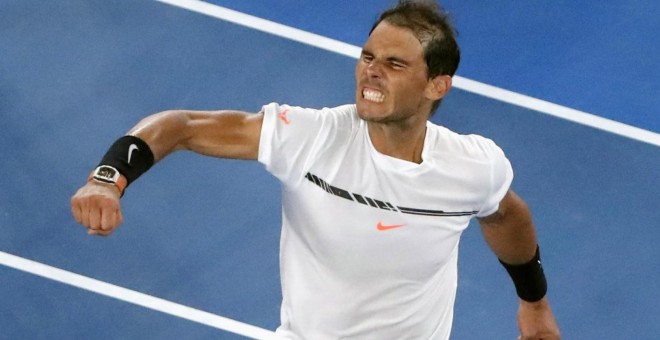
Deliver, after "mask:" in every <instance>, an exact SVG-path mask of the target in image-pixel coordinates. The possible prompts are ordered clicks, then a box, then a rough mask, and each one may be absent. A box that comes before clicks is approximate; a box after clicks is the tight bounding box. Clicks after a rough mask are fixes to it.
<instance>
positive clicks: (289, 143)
mask: <svg viewBox="0 0 660 340" xmlns="http://www.w3.org/2000/svg"><path fill="white" fill-rule="evenodd" d="M354 111H355V110H354V106H351V105H344V106H339V107H335V108H323V109H310V108H301V107H296V106H289V105H279V104H276V103H271V104H268V105H265V106H264V107H263V108H262V110H261V113H262V114H263V115H264V119H263V124H262V127H261V139H260V141H259V157H258V160H259V162H261V163H262V164H264V165H265V166H266V169H267V170H268V171H269V172H270V173H271V174H273V175H274V176H275V177H277V178H278V179H279V180H280V181H282V182H283V183H285V184H294V183H298V182H299V181H301V180H302V179H304V175H305V173H306V171H307V169H309V168H310V166H311V164H313V163H314V161H315V160H316V159H318V158H319V157H322V155H323V154H324V153H323V152H324V151H325V150H327V149H328V148H330V147H331V146H332V145H334V143H336V141H337V140H342V137H341V136H343V135H345V134H346V133H347V131H348V132H349V133H350V131H352V128H353V127H354V126H355V114H354Z"/></svg>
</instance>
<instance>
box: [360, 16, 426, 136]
mask: <svg viewBox="0 0 660 340" xmlns="http://www.w3.org/2000/svg"><path fill="white" fill-rule="evenodd" d="M355 78H356V83H357V84H356V93H355V102H356V105H357V111H358V115H359V116H360V118H362V119H364V120H366V121H369V122H378V123H393V122H403V121H406V120H409V119H411V117H423V119H424V120H426V119H427V117H428V113H429V112H430V108H431V104H432V102H433V99H431V98H430V87H432V86H433V84H432V81H431V80H430V79H429V78H428V73H427V66H426V61H425V60H424V49H423V47H422V44H421V43H420V42H419V40H417V38H416V37H415V36H414V35H413V33H412V32H411V31H410V30H408V29H406V28H401V27H397V26H394V25H391V24H389V23H387V22H385V21H383V22H381V23H380V24H378V26H377V27H376V28H375V29H374V30H373V32H372V33H371V35H370V36H369V39H368V40H367V42H366V43H365V45H364V47H363V48H362V54H361V56H360V60H359V61H358V63H357V66H356V69H355Z"/></svg>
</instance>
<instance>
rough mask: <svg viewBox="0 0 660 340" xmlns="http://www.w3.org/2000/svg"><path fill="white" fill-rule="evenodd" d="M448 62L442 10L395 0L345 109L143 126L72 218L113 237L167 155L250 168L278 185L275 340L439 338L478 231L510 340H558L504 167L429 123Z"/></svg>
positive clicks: (479, 140)
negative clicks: (515, 331) (132, 193)
mask: <svg viewBox="0 0 660 340" xmlns="http://www.w3.org/2000/svg"><path fill="white" fill-rule="evenodd" d="M459 59H460V52H459V48H458V46H457V43H456V40H455V32H454V29H453V27H452V25H451V23H450V20H449V19H448V16H447V14H446V12H444V11H443V10H442V8H441V7H440V6H438V5H437V4H436V3H435V2H424V1H400V2H399V3H398V4H397V5H396V6H394V7H393V8H391V9H389V10H387V11H385V12H383V13H382V14H381V15H380V17H379V18H378V20H377V21H376V23H375V24H374V26H373V28H372V30H371V32H370V35H369V38H368V40H367V42H366V43H365V45H364V47H363V49H362V53H361V56H360V59H359V60H358V61H357V66H356V69H355V78H356V89H355V103H354V104H347V105H343V106H339V107H334V108H323V109H310V108H301V107H296V106H290V105H282V104H277V103H271V104H267V105H265V106H263V107H262V108H261V110H260V112H258V113H254V114H250V113H245V112H238V111H186V110H172V111H165V112H160V113H157V114H154V115H151V116H149V117H147V118H145V119H143V120H142V121H140V122H139V123H138V124H137V125H136V126H135V127H133V128H132V129H131V130H130V131H129V132H128V133H127V134H126V135H125V136H123V137H121V138H119V139H118V140H117V141H116V142H115V143H114V144H113V145H112V146H111V147H110V148H109V150H108V152H107V153H106V154H105V156H104V157H103V158H102V160H101V162H100V164H99V166H98V167H97V168H96V169H95V170H93V171H92V172H91V174H90V176H89V180H88V182H87V183H86V184H85V185H84V186H83V187H82V188H80V189H79V190H78V192H77V193H76V194H75V195H74V196H73V198H72V199H71V207H72V211H73V215H74V217H75V219H76V220H77V221H78V222H79V223H81V224H83V225H84V226H86V227H87V228H88V229H89V233H90V234H95V235H109V234H111V233H112V232H113V231H114V230H115V229H116V228H117V226H119V225H120V224H121V223H122V213H121V209H120V197H121V196H122V195H123V193H124V191H125V189H126V187H127V186H128V185H130V184H131V183H133V182H134V181H135V180H136V179H137V178H138V177H139V176H140V175H141V174H143V173H144V172H145V171H147V170H148V169H149V168H150V167H151V166H152V165H153V164H154V163H156V162H158V161H159V160H161V159H163V158H164V157H165V156H167V155H169V154H170V153H172V152H174V151H177V150H191V151H194V152H197V153H200V154H203V155H208V156H213V157H220V158H235V159H252V160H258V161H259V162H261V163H263V164H264V166H265V168H266V169H267V170H268V171H269V172H271V173H272V174H273V175H274V176H275V177H277V178H278V179H279V180H280V181H281V183H282V188H283V190H282V204H283V210H282V234H281V238H282V239H281V249H280V262H281V263H280V268H281V280H282V290H283V292H282V293H283V301H282V307H281V325H280V326H279V328H278V329H277V331H276V333H277V334H278V335H280V336H282V337H283V338H287V339H313V340H318V339H448V338H449V336H450V331H451V325H452V320H453V307H454V299H455V295H456V285H457V257H458V244H459V238H460V236H461V233H462V231H463V230H464V229H465V228H466V227H467V226H468V223H469V222H470V220H471V219H473V218H476V219H478V221H479V223H480V226H481V230H482V232H483V236H484V238H485V240H486V241H487V243H488V245H489V246H490V248H491V249H492V250H493V252H494V254H495V256H497V257H498V258H499V260H500V262H501V263H502V265H503V266H504V268H505V269H506V270H507V271H508V273H509V274H510V276H511V278H512V281H513V284H514V286H515V289H516V292H517V294H518V296H519V298H520V299H519V302H518V303H519V310H518V326H519V329H520V333H521V335H520V339H559V338H560V335H559V328H558V326H557V323H556V321H555V318H554V316H553V313H552V311H551V308H550V305H549V302H548V298H547V296H546V292H547V283H546V278H545V275H544V272H543V269H542V267H541V262H540V252H539V246H538V244H537V238H536V234H535V228H534V225H533V222H532V218H531V214H530V211H529V209H528V208H527V206H526V204H525V203H524V202H523V200H522V199H521V198H520V197H518V196H517V195H516V194H515V193H514V192H513V191H511V189H510V186H511V182H512V180H513V171H512V167H511V165H510V163H509V161H508V159H507V158H506V156H505V154H504V153H503V151H502V150H501V149H500V148H499V147H498V146H497V145H496V144H495V143H494V142H493V141H491V140H489V139H487V138H484V137H481V136H477V135H460V134H457V133H455V132H452V131H450V130H448V129H447V128H445V127H442V126H438V125H435V124H433V123H431V122H430V121H429V117H430V116H431V115H432V114H433V113H434V112H435V111H436V109H437V108H438V106H439V104H440V102H441V100H442V99H443V97H444V96H445V95H446V94H447V93H448V91H449V90H450V88H451V85H452V76H453V75H454V73H455V71H456V68H457V67H458V64H459Z"/></svg>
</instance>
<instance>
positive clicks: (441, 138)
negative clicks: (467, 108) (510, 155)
mask: <svg viewBox="0 0 660 340" xmlns="http://www.w3.org/2000/svg"><path fill="white" fill-rule="evenodd" d="M427 127H428V129H429V131H430V133H431V136H432V139H433V140H432V148H433V149H434V150H436V151H438V152H441V153H452V154H458V155H463V156H468V157H471V158H472V157H474V158H492V157H503V156H504V151H502V149H501V148H500V147H499V146H498V145H497V144H496V143H495V142H494V141H493V140H492V139H490V138H486V137H484V136H480V135H476V134H466V135H464V134H459V133H457V132H454V131H451V130H449V129H447V128H446V127H443V126H439V125H435V124H433V123H429V124H428V125H427Z"/></svg>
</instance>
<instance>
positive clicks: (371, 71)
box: [366, 60, 383, 78]
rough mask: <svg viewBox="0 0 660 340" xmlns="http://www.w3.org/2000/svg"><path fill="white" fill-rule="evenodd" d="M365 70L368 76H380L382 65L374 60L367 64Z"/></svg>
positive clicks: (381, 74)
mask: <svg viewBox="0 0 660 340" xmlns="http://www.w3.org/2000/svg"><path fill="white" fill-rule="evenodd" d="M366 71H367V76H368V77H369V78H380V77H382V76H383V66H382V65H381V64H380V63H379V62H377V61H375V60H372V61H371V62H370V63H368V64H367V70H366Z"/></svg>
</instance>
